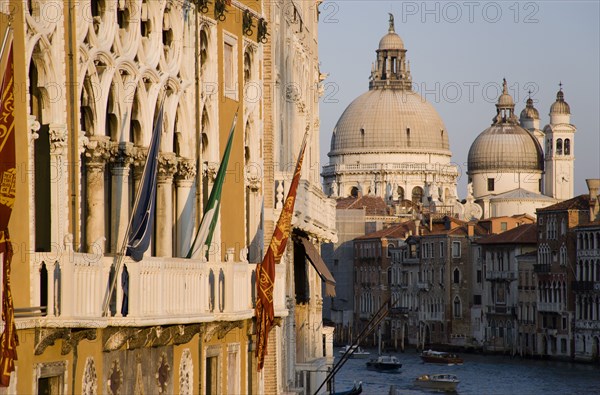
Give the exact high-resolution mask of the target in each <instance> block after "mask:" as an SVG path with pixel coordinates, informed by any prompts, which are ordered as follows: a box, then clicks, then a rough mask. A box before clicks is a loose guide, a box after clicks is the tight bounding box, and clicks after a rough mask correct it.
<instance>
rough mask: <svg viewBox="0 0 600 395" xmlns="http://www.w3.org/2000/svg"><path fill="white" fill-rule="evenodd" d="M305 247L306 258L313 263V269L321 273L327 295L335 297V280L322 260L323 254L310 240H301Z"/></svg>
mask: <svg viewBox="0 0 600 395" xmlns="http://www.w3.org/2000/svg"><path fill="white" fill-rule="evenodd" d="M299 239H300V241H301V242H302V245H303V246H304V251H306V257H307V258H308V260H309V261H310V263H312V265H313V267H314V268H315V270H316V271H317V273H319V276H320V277H321V280H323V281H324V282H325V294H326V295H327V296H332V297H333V296H335V279H334V278H333V276H332V275H331V272H330V271H329V269H328V268H327V265H326V264H325V262H323V258H321V254H319V251H317V249H316V248H315V247H314V246H313V245H312V243H311V242H310V241H308V239H306V238H304V237H300V238H299Z"/></svg>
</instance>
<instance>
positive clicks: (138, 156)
mask: <svg viewBox="0 0 600 395" xmlns="http://www.w3.org/2000/svg"><path fill="white" fill-rule="evenodd" d="M147 157H148V147H135V149H134V150H133V157H132V159H133V162H132V163H133V175H134V177H135V178H136V179H139V178H141V177H142V173H143V172H144V166H145V165H146V158H147Z"/></svg>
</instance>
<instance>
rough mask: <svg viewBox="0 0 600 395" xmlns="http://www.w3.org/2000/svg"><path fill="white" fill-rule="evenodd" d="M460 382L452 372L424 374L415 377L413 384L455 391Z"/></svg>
mask: <svg viewBox="0 0 600 395" xmlns="http://www.w3.org/2000/svg"><path fill="white" fill-rule="evenodd" d="M458 383H460V380H459V379H458V377H456V376H455V375H453V374H424V375H422V376H419V377H417V378H416V379H415V385H416V386H419V387H422V388H427V389H432V390H438V391H449V392H450V391H456V387H457V386H458Z"/></svg>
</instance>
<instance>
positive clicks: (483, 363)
mask: <svg viewBox="0 0 600 395" xmlns="http://www.w3.org/2000/svg"><path fill="white" fill-rule="evenodd" d="M339 350H340V349H339V348H336V349H335V355H336V362H337V361H338V360H339V357H338V356H339V355H340V354H339V353H338V351H339ZM369 351H370V352H371V356H372V357H374V356H376V355H377V350H369ZM390 355H395V356H396V357H398V359H399V360H400V362H401V363H402V368H401V369H400V371H399V372H398V373H381V372H376V371H370V370H367V369H366V365H365V364H366V362H367V360H368V359H350V360H348V361H347V362H346V364H345V365H344V367H342V369H341V370H340V371H339V372H338V374H337V375H336V378H335V390H336V392H340V391H344V390H347V389H350V388H351V387H352V386H353V384H354V382H359V381H362V384H363V394H365V395H388V394H389V390H390V387H391V386H392V385H393V386H395V388H396V389H397V394H407V395H413V394H414V395H417V394H435V393H436V392H435V391H429V390H424V389H421V388H417V387H415V386H414V385H413V381H414V379H415V378H417V377H418V376H420V375H422V374H435V373H450V374H454V375H456V376H458V378H459V380H460V384H459V385H458V388H457V392H456V393H458V394H463V395H467V394H474V395H491V394H499V395H504V394H506V395H521V394H523V395H535V394H543V395H549V394H557V395H558V394H560V395H567V394H568V395H579V394H582V395H587V394H600V365H599V364H595V365H588V364H579V363H570V362H558V361H547V360H529V359H520V358H511V357H508V356H500V355H481V354H460V356H461V357H462V358H463V359H464V364H462V365H455V366H447V365H440V364H430V363H427V364H426V363H423V362H422V361H421V358H419V354H418V353H417V352H416V351H415V350H414V349H409V350H407V351H406V352H405V353H391V354H390ZM437 394H439V392H437Z"/></svg>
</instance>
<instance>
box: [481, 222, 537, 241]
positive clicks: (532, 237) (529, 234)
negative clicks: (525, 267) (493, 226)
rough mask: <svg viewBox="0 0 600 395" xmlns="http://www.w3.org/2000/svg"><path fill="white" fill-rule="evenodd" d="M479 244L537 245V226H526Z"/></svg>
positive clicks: (486, 239)
mask: <svg viewBox="0 0 600 395" xmlns="http://www.w3.org/2000/svg"><path fill="white" fill-rule="evenodd" d="M477 243H479V244H536V243H537V224H525V225H521V226H517V227H516V228H513V229H510V230H507V231H506V232H502V233H499V234H495V235H491V236H489V237H486V238H484V239H481V240H478V241H477Z"/></svg>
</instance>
